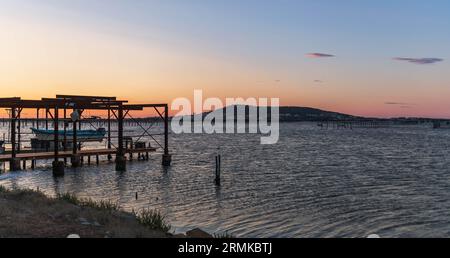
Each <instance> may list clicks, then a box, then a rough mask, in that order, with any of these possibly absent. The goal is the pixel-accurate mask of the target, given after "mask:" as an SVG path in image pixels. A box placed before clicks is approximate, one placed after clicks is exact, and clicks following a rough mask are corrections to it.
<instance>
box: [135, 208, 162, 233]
mask: <svg viewBox="0 0 450 258" xmlns="http://www.w3.org/2000/svg"><path fill="white" fill-rule="evenodd" d="M133 213H134V215H135V216H136V218H137V220H138V222H139V223H140V224H142V225H144V226H146V227H148V228H150V229H153V230H160V231H162V232H165V233H168V232H169V230H170V228H171V226H170V225H169V224H168V223H167V222H166V220H165V217H164V216H163V215H161V213H160V212H159V211H158V210H151V209H142V210H141V211H140V212H133Z"/></svg>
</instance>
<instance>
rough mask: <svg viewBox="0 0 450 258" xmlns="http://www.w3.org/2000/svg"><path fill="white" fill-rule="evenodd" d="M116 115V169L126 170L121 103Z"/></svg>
mask: <svg viewBox="0 0 450 258" xmlns="http://www.w3.org/2000/svg"><path fill="white" fill-rule="evenodd" d="M117 113H118V115H117V129H118V139H117V140H118V144H119V146H118V148H117V153H116V171H126V169H127V163H126V158H125V153H124V146H123V120H124V115H123V106H122V104H119V109H118V112H117Z"/></svg>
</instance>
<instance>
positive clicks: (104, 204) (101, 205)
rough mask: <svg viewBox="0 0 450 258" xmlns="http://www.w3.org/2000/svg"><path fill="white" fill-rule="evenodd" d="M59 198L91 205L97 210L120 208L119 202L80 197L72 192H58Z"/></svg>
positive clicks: (79, 204)
mask: <svg viewBox="0 0 450 258" xmlns="http://www.w3.org/2000/svg"><path fill="white" fill-rule="evenodd" d="M57 198H58V199H60V200H63V201H66V202H68V203H71V204H74V205H77V206H83V207H90V208H94V209H97V210H104V211H110V212H112V211H118V210H119V205H118V204H117V203H114V202H111V201H106V200H100V201H94V200H92V199H91V198H79V197H77V196H76V195H74V194H71V193H64V194H58V196H57Z"/></svg>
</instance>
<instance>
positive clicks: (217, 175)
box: [214, 155, 221, 186]
mask: <svg viewBox="0 0 450 258" xmlns="http://www.w3.org/2000/svg"><path fill="white" fill-rule="evenodd" d="M220 163H221V156H220V155H217V156H216V179H215V180H214V182H215V183H216V185H217V186H220V170H221V164H220Z"/></svg>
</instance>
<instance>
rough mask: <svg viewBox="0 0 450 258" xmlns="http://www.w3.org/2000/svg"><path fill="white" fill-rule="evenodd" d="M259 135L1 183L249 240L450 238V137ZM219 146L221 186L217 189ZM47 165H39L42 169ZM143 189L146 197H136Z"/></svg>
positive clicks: (401, 131)
mask: <svg viewBox="0 0 450 258" xmlns="http://www.w3.org/2000/svg"><path fill="white" fill-rule="evenodd" d="M259 143H260V137H259V136H258V135H227V134H223V135H172V136H171V146H172V151H173V154H174V156H173V166H172V167H170V168H168V169H164V168H163V167H162V166H161V155H152V156H151V159H150V161H149V162H138V161H134V162H132V163H128V170H127V172H125V173H118V172H116V171H115V170H114V164H112V163H110V164H108V163H107V162H106V161H105V164H102V165H101V166H98V167H97V166H90V167H83V168H80V169H77V170H73V169H67V170H66V175H65V176H64V177H63V178H58V179H54V178H53V177H52V173H51V170H50V169H48V168H41V169H39V170H36V171H27V172H14V173H6V174H2V175H0V184H2V185H7V186H11V187H29V188H38V187H39V189H40V190H43V191H45V192H46V193H47V194H50V195H54V194H55V193H57V192H73V193H75V194H77V195H78V196H81V197H91V198H94V199H109V200H112V201H118V202H119V204H120V205H121V207H123V208H124V209H127V210H131V209H139V208H143V207H151V208H157V209H159V210H161V211H162V212H163V213H164V214H167V218H168V220H169V221H170V223H171V224H172V225H173V226H175V227H176V228H177V230H179V231H184V230H186V229H189V228H192V227H202V228H204V229H206V230H208V231H210V232H219V231H220V232H223V231H228V232H230V233H233V234H234V235H236V236H243V237H365V236H367V235H369V234H372V233H376V234H379V235H381V236H392V237H397V236H402V237H448V236H450V169H449V168H450V158H449V157H450V156H449V154H450V130H448V131H447V130H432V129H430V128H426V127H404V128H385V129H355V130H321V129H318V128H316V126H314V125H312V124H303V123H292V124H281V138H280V142H279V143H278V144H277V145H271V146H267V145H265V146H263V145H260V144H259ZM218 146H220V152H221V154H222V164H223V168H222V171H223V172H222V176H223V177H222V187H221V188H217V187H216V186H215V185H214V163H213V162H214V156H215V155H216V153H217V151H218V150H217V148H218ZM42 165H44V164H41V166H42ZM136 192H138V194H139V199H138V200H136V199H135V193H136Z"/></svg>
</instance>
